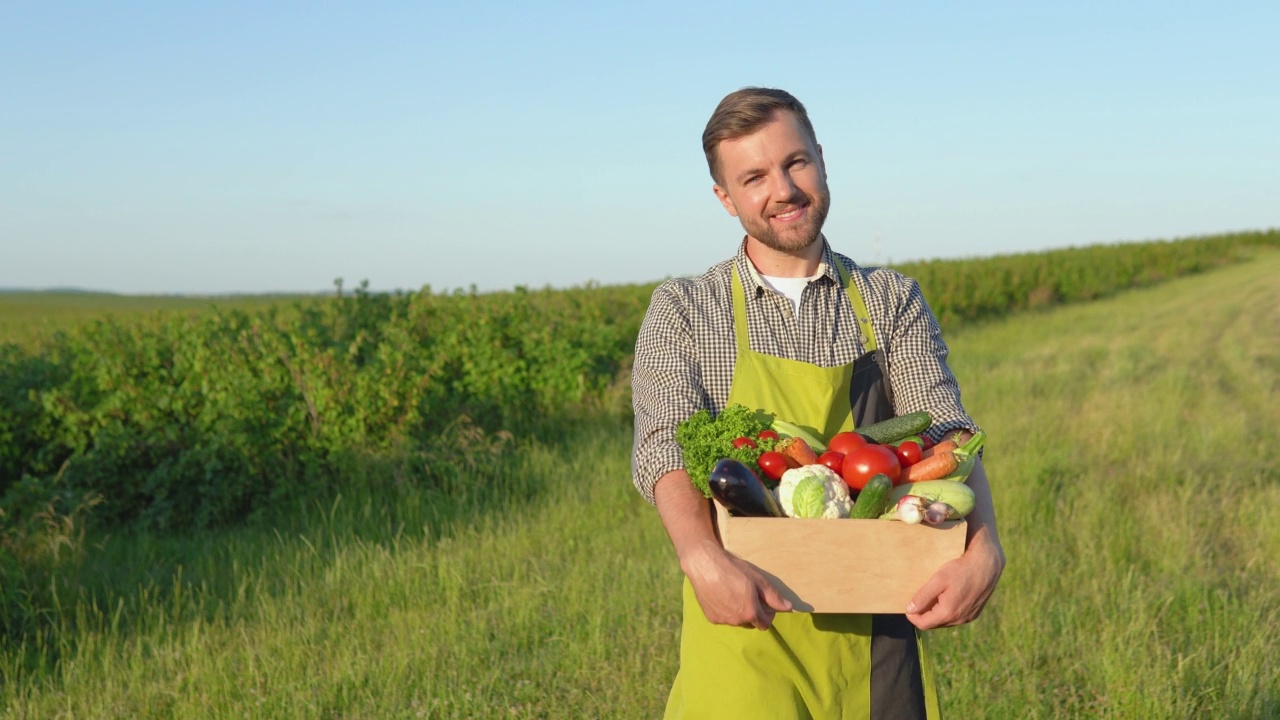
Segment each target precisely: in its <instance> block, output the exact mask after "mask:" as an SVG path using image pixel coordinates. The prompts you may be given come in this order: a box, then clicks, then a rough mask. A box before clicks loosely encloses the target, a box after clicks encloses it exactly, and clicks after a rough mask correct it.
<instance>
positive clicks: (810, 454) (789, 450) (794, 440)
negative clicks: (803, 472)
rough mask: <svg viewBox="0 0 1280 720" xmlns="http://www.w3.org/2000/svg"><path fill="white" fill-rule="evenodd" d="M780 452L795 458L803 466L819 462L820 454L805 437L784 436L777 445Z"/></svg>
mask: <svg viewBox="0 0 1280 720" xmlns="http://www.w3.org/2000/svg"><path fill="white" fill-rule="evenodd" d="M777 448H778V452H780V453H782V454H783V455H786V456H787V457H789V458H791V459H792V460H795V461H796V462H797V463H799V464H800V466H801V467H804V466H805V465H813V464H814V463H816V462H818V454H817V453H815V452H814V451H813V448H811V447H809V443H807V442H805V441H804V438H798V437H789V438H783V439H782V441H781V442H779V443H778V445H777Z"/></svg>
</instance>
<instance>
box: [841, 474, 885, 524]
mask: <svg viewBox="0 0 1280 720" xmlns="http://www.w3.org/2000/svg"><path fill="white" fill-rule="evenodd" d="M892 490H893V481H892V480H890V479H889V476H888V475H885V474H884V473H881V474H879V475H876V476H875V477H873V478H871V479H870V480H868V481H867V484H866V485H865V486H863V488H862V490H860V491H859V492H858V501H857V502H856V503H854V504H853V510H852V511H850V513H849V517H851V518H853V519H854V520H873V519H875V518H878V517H880V515H881V514H882V513H883V512H884V509H885V506H886V505H888V503H889V492H890V491H892Z"/></svg>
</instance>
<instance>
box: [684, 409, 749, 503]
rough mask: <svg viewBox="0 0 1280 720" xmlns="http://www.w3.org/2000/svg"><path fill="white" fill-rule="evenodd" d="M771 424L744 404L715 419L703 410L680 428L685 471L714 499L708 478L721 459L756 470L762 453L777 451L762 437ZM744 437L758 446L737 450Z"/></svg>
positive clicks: (726, 410)
mask: <svg viewBox="0 0 1280 720" xmlns="http://www.w3.org/2000/svg"><path fill="white" fill-rule="evenodd" d="M767 427H768V423H766V422H765V421H764V419H763V418H761V417H760V416H759V415H757V414H756V412H755V411H754V410H750V409H748V408H747V407H745V406H743V405H736V404H734V405H729V406H727V407H726V408H725V409H724V410H722V411H721V412H720V414H719V415H717V416H715V417H714V418H713V417H712V416H711V413H710V412H709V411H708V410H706V409H703V410H699V411H698V412H696V413H694V414H693V415H691V416H689V418H688V419H687V420H685V421H684V422H682V423H680V424H679V425H677V426H676V442H678V443H679V444H680V450H681V451H682V453H683V454H684V466H685V470H686V471H688V473H689V478H690V479H691V480H692V481H693V484H694V486H695V487H697V488H698V489H699V490H701V491H702V494H703V495H706V496H707V497H711V490H710V488H709V487H708V479H709V476H710V473H711V469H712V468H713V467H714V466H715V464H716V462H718V461H719V460H720V459H721V458H733V459H735V460H738V461H740V462H742V463H744V464H746V465H747V467H748V468H750V469H752V470H753V471H754V469H755V468H757V467H758V465H757V464H756V460H757V458H759V457H760V453H762V452H766V451H769V450H772V449H773V442H772V441H769V440H765V439H762V438H760V437H759V435H758V433H760V432H761V431H762V430H765V429H766V428H767ZM740 437H747V438H752V437H754V438H757V440H756V447H750V446H743V447H738V448H735V447H734V446H733V441H734V440H736V439H737V438H740Z"/></svg>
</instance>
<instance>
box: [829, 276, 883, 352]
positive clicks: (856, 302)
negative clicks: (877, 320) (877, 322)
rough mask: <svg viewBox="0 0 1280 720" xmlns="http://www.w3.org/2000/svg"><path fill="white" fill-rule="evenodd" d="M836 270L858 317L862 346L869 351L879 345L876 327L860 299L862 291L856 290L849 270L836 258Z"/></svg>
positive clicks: (855, 284)
mask: <svg viewBox="0 0 1280 720" xmlns="http://www.w3.org/2000/svg"><path fill="white" fill-rule="evenodd" d="M836 270H838V271H839V272H840V284H841V285H843V286H844V294H845V295H848V296H849V303H850V304H851V305H853V314H854V316H855V317H857V318H858V330H859V331H861V332H862V347H864V348H865V349H866V351H867V352H871V351H873V350H875V349H876V348H877V347H879V345H877V344H876V329H875V328H874V327H872V326H871V313H869V312H867V304H866V303H865V302H863V301H862V293H860V292H858V285H857V283H855V282H853V279H852V278H850V277H849V270H848V269H847V268H845V266H844V263H842V262H840V261H839V260H836Z"/></svg>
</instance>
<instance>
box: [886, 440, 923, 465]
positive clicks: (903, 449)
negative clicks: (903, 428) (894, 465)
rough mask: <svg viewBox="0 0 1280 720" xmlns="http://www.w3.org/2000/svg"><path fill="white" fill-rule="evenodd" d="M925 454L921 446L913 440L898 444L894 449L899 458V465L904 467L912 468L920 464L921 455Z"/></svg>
mask: <svg viewBox="0 0 1280 720" xmlns="http://www.w3.org/2000/svg"><path fill="white" fill-rule="evenodd" d="M922 452H924V451H923V450H922V449H921V448H920V444H919V443H917V442H914V441H912V440H908V441H906V442H901V443H898V445H897V447H895V448H894V449H893V454H894V455H897V456H898V463H899V464H901V465H902V467H910V466H912V465H915V464H916V463H918V462H920V454H921V453H922Z"/></svg>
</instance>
